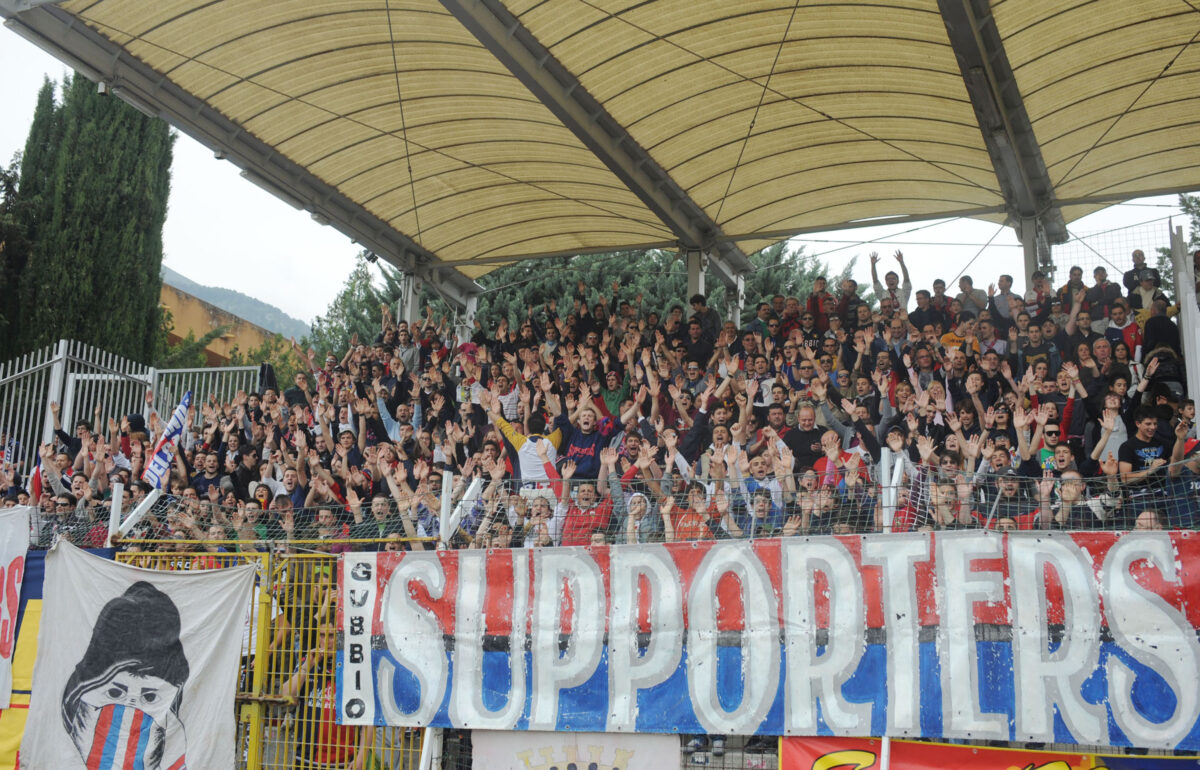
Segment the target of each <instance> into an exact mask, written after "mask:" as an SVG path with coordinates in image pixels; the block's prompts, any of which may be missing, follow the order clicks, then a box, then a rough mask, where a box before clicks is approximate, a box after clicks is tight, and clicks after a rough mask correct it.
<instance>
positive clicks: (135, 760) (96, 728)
mask: <svg viewBox="0 0 1200 770" xmlns="http://www.w3.org/2000/svg"><path fill="white" fill-rule="evenodd" d="M178 694H179V688H178V687H176V686H175V685H173V684H171V683H170V682H168V681H166V680H165V679H161V678H159V677H157V676H153V675H149V674H138V673H135V672H133V671H119V672H117V673H116V674H114V675H113V676H112V677H111V678H110V679H108V680H107V681H102V682H98V683H97V684H96V686H94V687H92V688H91V689H89V690H85V691H84V692H83V693H81V694H80V697H79V701H78V711H77V712H76V719H77V721H76V722H75V724H76V725H77V726H78V727H77V729H75V730H72V731H71V737H72V739H73V741H74V743H75V748H76V749H77V750H78V751H79V754H80V756H81V757H82V758H83V760H84V761H85V763H87V766H88V767H96V768H106V769H107V768H111V769H112V770H118V769H119V770H136V768H147V770H166V768H170V767H175V766H182V764H181V763H182V762H184V761H185V760H184V754H185V752H186V748H185V747H186V743H187V739H186V737H185V735H184V730H183V725H182V724H180V722H179V719H178V717H176V716H175V714H174V713H173V712H172V711H171V706H172V704H174V703H175V701H176V696H178Z"/></svg>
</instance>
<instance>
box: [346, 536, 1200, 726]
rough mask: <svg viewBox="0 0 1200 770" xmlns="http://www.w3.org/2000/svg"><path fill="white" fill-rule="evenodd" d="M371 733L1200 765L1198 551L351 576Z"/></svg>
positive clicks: (911, 545)
mask: <svg viewBox="0 0 1200 770" xmlns="http://www.w3.org/2000/svg"><path fill="white" fill-rule="evenodd" d="M339 569H340V570H341V572H340V575H339V583H338V585H339V588H340V590H341V592H342V596H341V601H339V602H338V611H339V624H340V630H341V631H342V632H343V633H342V634H341V635H340V638H341V640H342V641H341V644H340V649H339V670H338V675H339V677H340V679H339V687H338V693H339V709H340V712H341V717H342V719H343V720H344V721H345V722H346V723H349V724H379V725H383V724H389V725H411V726H423V725H432V726H435V727H453V728H478V729H490V730H568V731H585V732H662V733H667V732H681V733H731V734H762V735H847V736H853V735H860V736H861V735H875V736H880V735H890V736H893V737H906V736H907V737H924V738H939V737H950V738H971V739H977V740H1001V741H1040V742H1047V743H1050V742H1054V743H1076V744H1091V745H1115V746H1125V745H1134V746H1142V747H1162V748H1172V749H1173V748H1183V749H1196V748H1200V725H1198V722H1200V688H1197V687H1196V686H1195V683H1196V682H1197V681H1198V680H1200V642H1198V641H1197V634H1196V629H1197V628H1200V538H1198V537H1196V536H1194V535H1193V534H1192V533H1188V532H1132V533H1125V534H1122V533H1111V532H1095V533H1073V534H1071V533H1052V532H1046V533H1033V532H1029V533H1007V534H1006V533H997V532H989V531H984V530H976V531H964V532H952V533H943V534H934V533H912V534H892V535H864V536H846V537H810V538H804V537H796V538H784V539H764V540H755V541H744V540H743V541H730V540H726V541H716V542H713V541H709V542H697V543H690V542H689V543H671V544H659V545H630V546H613V547H606V546H597V547H593V548H546V549H528V550H512V551H510V550H495V551H485V550H469V551H439V552H409V553H402V552H388V553H378V554H374V553H371V554H347V555H345V556H344V558H343V560H342V562H341V564H340V567H339Z"/></svg>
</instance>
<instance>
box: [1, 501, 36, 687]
mask: <svg viewBox="0 0 1200 770" xmlns="http://www.w3.org/2000/svg"><path fill="white" fill-rule="evenodd" d="M31 513H32V509H31V508H30V507H29V506H27V505H26V506H20V507H16V508H8V509H5V510H0V709H6V708H8V706H9V704H10V703H11V700H12V685H13V652H14V651H15V649H16V639H17V614H18V613H19V612H20V611H21V583H23V582H24V580H25V551H26V550H27V549H28V548H29V516H30V514H31Z"/></svg>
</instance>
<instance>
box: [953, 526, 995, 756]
mask: <svg viewBox="0 0 1200 770" xmlns="http://www.w3.org/2000/svg"><path fill="white" fill-rule="evenodd" d="M937 551H938V556H937V560H938V566H939V567H940V568H941V569H940V570H939V571H938V589H939V590H938V598H939V599H940V601H939V602H938V615H939V617H940V623H939V624H938V657H939V658H940V659H941V662H942V730H943V733H944V734H945V735H948V736H954V737H957V738H989V739H992V740H1006V739H1007V738H1008V724H1007V721H1008V720H1007V719H1006V718H1005V717H1003V716H1001V715H999V714H987V715H985V714H984V713H983V710H982V709H981V708H980V705H979V642H978V641H977V640H976V638H975V612H974V605H975V602H989V603H992V604H998V603H1001V602H1003V601H1004V579H1003V576H1002V575H1001V574H1000V573H999V572H996V571H995V570H985V569H983V568H982V565H981V564H980V563H979V562H981V561H983V560H985V559H998V558H1000V557H1001V556H1003V555H1004V541H1003V540H1001V539H1000V538H998V537H996V536H995V535H994V534H991V533H989V532H954V533H948V534H944V535H940V536H939V537H938V538H937ZM967 682H970V686H969V687H967V686H964V685H965V684H966V683H967Z"/></svg>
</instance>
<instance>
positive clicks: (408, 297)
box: [396, 273, 421, 324]
mask: <svg viewBox="0 0 1200 770" xmlns="http://www.w3.org/2000/svg"><path fill="white" fill-rule="evenodd" d="M420 317H421V280H420V279H419V278H417V276H415V275H413V274H412V273H408V274H406V275H405V276H404V288H403V290H402V291H401V293H400V307H399V308H398V309H397V312H396V320H397V321H401V320H403V321H408V322H409V324H412V323H413V321H415V320H417V319H418V318H420Z"/></svg>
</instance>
